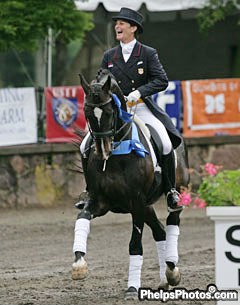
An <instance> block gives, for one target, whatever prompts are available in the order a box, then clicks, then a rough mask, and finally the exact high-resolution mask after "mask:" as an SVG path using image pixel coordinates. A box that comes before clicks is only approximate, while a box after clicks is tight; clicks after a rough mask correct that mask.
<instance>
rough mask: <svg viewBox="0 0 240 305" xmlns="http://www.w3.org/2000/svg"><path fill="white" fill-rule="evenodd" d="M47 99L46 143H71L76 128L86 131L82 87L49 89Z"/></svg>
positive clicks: (46, 94)
mask: <svg viewBox="0 0 240 305" xmlns="http://www.w3.org/2000/svg"><path fill="white" fill-rule="evenodd" d="M45 98H46V115H47V120H46V141H47V142H71V141H72V140H73V139H74V138H76V135H75V134H74V129H75V128H80V129H82V130H85V128H86V120H85V116H84V112H83V107H84V92H83V89H82V87H81V86H72V87H66V86H65V87H48V88H46V89H45Z"/></svg>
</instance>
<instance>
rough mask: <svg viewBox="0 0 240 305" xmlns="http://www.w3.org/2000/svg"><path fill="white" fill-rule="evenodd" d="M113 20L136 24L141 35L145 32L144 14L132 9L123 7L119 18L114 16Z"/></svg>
mask: <svg viewBox="0 0 240 305" xmlns="http://www.w3.org/2000/svg"><path fill="white" fill-rule="evenodd" d="M112 20H114V21H116V20H124V21H128V22H129V23H130V24H134V25H136V26H137V27H138V31H139V33H142V32H143V26H142V21H143V16H142V14H140V13H138V12H136V11H134V10H131V9H130V8H127V7H122V8H121V10H120V13H119V14H118V15H117V16H113V17H112Z"/></svg>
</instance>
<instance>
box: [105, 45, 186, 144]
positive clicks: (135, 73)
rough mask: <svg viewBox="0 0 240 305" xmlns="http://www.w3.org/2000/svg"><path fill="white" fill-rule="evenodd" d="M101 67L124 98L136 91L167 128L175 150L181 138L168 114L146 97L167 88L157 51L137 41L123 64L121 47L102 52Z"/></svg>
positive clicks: (165, 76) (165, 77) (166, 79)
mask: <svg viewBox="0 0 240 305" xmlns="http://www.w3.org/2000/svg"><path fill="white" fill-rule="evenodd" d="M101 67H102V68H104V69H108V70H109V71H110V72H111V73H112V74H113V75H114V77H115V78H116V80H117V83H118V85H119V87H120V88H121V90H122V91H123V94H124V95H126V96H127V95H128V94H129V93H130V92H132V91H134V90H139V92H140V93H141V97H142V98H143V99H144V101H145V103H146V105H147V106H148V108H149V109H150V110H151V111H152V112H153V114H154V115H155V116H156V117H157V118H158V119H159V120H160V121H161V122H162V123H163V124H164V126H165V127H166V129H167V131H168V134H169V137H170V139H171V141H172V144H173V147H174V148H176V147H177V146H178V145H179V144H180V143H181V136H180V135H179V133H178V131H177V130H176V128H175V126H174V124H173V123H172V120H171V119H170V117H169V116H168V115H167V113H166V112H165V111H163V109H161V108H160V107H158V106H157V104H155V103H154V102H153V101H152V99H151V98H149V97H150V96H151V95H152V94H155V93H157V92H159V91H163V90H165V89H166V88H167V86H168V78H167V75H166V72H165V71H164V69H163V66H162V64H161V63H160V60H159V58H158V54H157V51H156V50H155V49H154V48H151V47H149V46H146V45H144V44H141V43H140V42H139V41H137V42H136V44H135V46H134V48H133V51H132V54H131V56H130V57H129V59H128V61H127V62H125V61H124V58H123V55H122V48H121V45H118V46H116V47H114V48H112V49H109V50H107V51H106V52H105V53H104V56H103V60H102V65H101Z"/></svg>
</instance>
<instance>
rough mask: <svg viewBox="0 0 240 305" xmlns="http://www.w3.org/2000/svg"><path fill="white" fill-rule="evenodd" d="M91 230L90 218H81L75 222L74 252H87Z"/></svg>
mask: <svg viewBox="0 0 240 305" xmlns="http://www.w3.org/2000/svg"><path fill="white" fill-rule="evenodd" d="M89 232H90V220H88V219H84V218H80V219H78V220H77V221H76V223H75V236H74V243H73V252H74V253H75V252H76V251H80V252H83V253H86V252H87V238H88V234H89Z"/></svg>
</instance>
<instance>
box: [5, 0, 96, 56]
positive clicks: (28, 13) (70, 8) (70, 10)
mask: <svg viewBox="0 0 240 305" xmlns="http://www.w3.org/2000/svg"><path fill="white" fill-rule="evenodd" d="M91 20H92V15H91V14H87V13H83V12H81V11H79V10H77V8H76V7H75V4H74V1H73V0H41V1H39V0H4V1H1V2H0V51H6V50H10V49H16V50H19V51H23V50H28V51H31V50H34V49H36V48H37V46H38V43H39V41H40V40H42V39H44V38H45V37H46V35H47V32H48V28H49V27H51V28H52V29H53V31H54V33H55V34H56V35H57V39H58V40H59V41H61V42H62V43H65V44H67V43H68V42H70V41H72V40H74V39H76V38H83V37H84V34H85V32H86V31H88V30H90V29H92V27H93V23H92V22H91Z"/></svg>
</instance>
